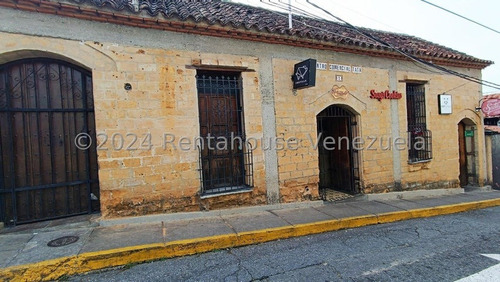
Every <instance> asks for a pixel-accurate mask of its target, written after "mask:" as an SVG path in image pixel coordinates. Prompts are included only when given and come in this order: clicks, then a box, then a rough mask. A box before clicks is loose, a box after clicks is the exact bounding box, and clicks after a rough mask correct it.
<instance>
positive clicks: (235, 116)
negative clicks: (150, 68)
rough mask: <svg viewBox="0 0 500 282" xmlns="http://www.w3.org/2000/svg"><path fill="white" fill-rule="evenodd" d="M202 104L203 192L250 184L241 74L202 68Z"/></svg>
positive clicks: (222, 190) (200, 98)
mask: <svg viewBox="0 0 500 282" xmlns="http://www.w3.org/2000/svg"><path fill="white" fill-rule="evenodd" d="M197 80H198V106H199V114H200V134H201V137H202V139H203V144H201V148H200V154H201V156H200V159H201V167H202V180H203V183H202V193H204V194H210V193H220V192H225V191H233V190H237V189H242V188H245V186H249V185H248V183H247V181H246V180H247V176H248V174H246V171H249V169H248V168H246V167H245V166H246V165H248V164H245V162H244V157H245V150H244V147H245V146H246V144H245V135H244V129H243V106H242V101H241V92H240V79H239V74H232V73H212V72H206V73H205V72H201V73H199V74H198V76H197Z"/></svg>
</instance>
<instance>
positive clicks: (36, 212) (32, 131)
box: [0, 59, 99, 225]
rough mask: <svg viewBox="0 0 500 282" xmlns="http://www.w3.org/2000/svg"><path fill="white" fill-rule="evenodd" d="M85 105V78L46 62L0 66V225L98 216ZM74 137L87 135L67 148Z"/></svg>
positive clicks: (90, 121)
mask: <svg viewBox="0 0 500 282" xmlns="http://www.w3.org/2000/svg"><path fill="white" fill-rule="evenodd" d="M93 104H94V102H93V95H92V77H91V74H90V72H88V71H86V70H84V69H82V68H79V67H77V66H74V65H70V64H67V63H65V62H62V61H57V60H48V59H30V60H21V61H16V62H13V63H9V64H6V65H2V66H0V139H1V140H0V141H1V142H0V157H1V160H2V162H1V163H2V165H1V167H0V197H1V199H0V204H1V207H0V211H1V212H2V214H1V215H0V216H1V218H0V220H2V221H4V222H6V223H7V225H15V224H21V223H28V222H34V221H40V220H47V219H54V218H60V217H66V216H72V215H79V214H85V213H91V212H95V211H98V210H99V201H98V200H97V199H98V197H99V183H98V174H97V154H96V147H95V142H93V144H91V143H90V142H89V141H90V140H95V120H94V107H93ZM81 134H88V135H86V136H87V137H83V138H82V139H81V140H80V142H75V141H78V140H76V138H77V136H82V135H81ZM77 143H78V144H79V145H82V144H83V145H86V144H91V145H90V147H89V148H79V147H77ZM85 147H87V146H85Z"/></svg>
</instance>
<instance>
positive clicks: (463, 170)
mask: <svg viewBox="0 0 500 282" xmlns="http://www.w3.org/2000/svg"><path fill="white" fill-rule="evenodd" d="M458 148H459V163H460V175H459V180H460V186H461V187H464V186H466V185H467V184H469V183H468V180H467V178H468V177H467V171H468V170H467V148H466V145H465V124H464V123H463V122H460V123H459V124H458Z"/></svg>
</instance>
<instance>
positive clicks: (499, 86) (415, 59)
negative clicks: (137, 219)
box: [260, 0, 500, 90]
mask: <svg viewBox="0 0 500 282" xmlns="http://www.w3.org/2000/svg"><path fill="white" fill-rule="evenodd" d="M278 1H279V0H278ZM260 2H261V3H263V4H268V5H271V6H274V7H277V8H280V9H282V10H283V9H285V8H284V7H283V6H280V5H279V4H278V3H273V2H272V1H271V0H268V2H269V3H266V2H264V1H263V0H260ZM279 2H281V1H279ZM306 2H307V3H308V4H309V5H311V6H313V7H315V8H317V9H319V10H320V11H322V12H324V13H325V14H327V15H328V16H330V17H332V18H333V19H335V20H336V21H339V22H342V23H344V24H345V25H346V26H347V27H348V28H350V29H351V30H353V31H355V32H357V33H359V34H361V35H362V36H364V37H366V38H368V39H370V40H373V41H374V42H376V43H378V44H381V45H383V46H385V47H388V48H390V49H392V50H394V51H396V52H398V53H400V54H401V55H403V56H405V57H407V58H409V59H411V61H412V62H414V63H415V62H416V63H419V64H420V65H418V64H415V65H416V66H419V67H420V68H422V69H425V70H426V71H431V70H429V69H428V67H431V68H433V69H437V70H439V71H441V72H442V73H448V74H450V75H454V76H457V77H460V78H462V79H465V80H467V81H470V82H474V83H477V84H480V85H484V86H487V87H490V88H494V89H498V90H500V84H497V83H494V82H490V81H486V80H482V79H479V78H476V77H473V76H470V75H467V74H463V73H460V72H457V71H453V70H450V69H447V68H445V67H442V66H439V65H436V64H434V63H432V62H428V61H425V60H423V59H420V58H418V57H416V56H414V55H412V54H409V53H407V52H405V51H402V50H400V49H398V48H396V47H394V46H393V45H391V44H390V43H388V42H385V41H383V40H382V39H380V38H378V37H376V36H375V35H373V34H371V33H369V32H366V31H363V30H360V29H359V28H357V27H355V26H353V25H352V24H350V23H349V22H347V21H345V20H343V19H341V18H340V17H337V16H335V15H333V14H332V13H330V12H329V11H328V10H326V9H324V8H321V7H320V6H318V5H316V4H315V3H312V2H310V1H309V0H306ZM281 4H283V3H281ZM291 6H292V8H293V9H294V10H295V11H300V12H299V14H303V13H304V12H306V11H304V10H302V9H300V8H297V7H296V6H293V5H291ZM285 10H288V6H287V7H286V9H285ZM268 11H269V10H268ZM270 12H272V13H275V14H277V15H279V16H282V17H287V18H288V16H286V15H284V14H281V13H279V12H274V11H270ZM306 13H307V14H306V16H310V15H311V13H310V12H306ZM314 18H318V16H315V17H314ZM321 19H322V18H321ZM322 20H323V19H322ZM294 21H296V22H299V23H301V24H303V25H304V26H307V27H310V28H313V29H316V30H320V31H323V32H326V33H330V34H334V35H336V36H339V37H343V38H347V39H351V40H353V39H355V38H352V37H349V36H345V35H341V34H338V33H335V32H332V31H330V30H326V29H322V28H320V27H316V26H313V25H310V24H307V23H306V22H302V21H297V20H295V19H294ZM355 40H359V39H355ZM422 65H424V66H425V67H424V66H422Z"/></svg>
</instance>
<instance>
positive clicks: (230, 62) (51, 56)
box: [0, 0, 491, 225]
mask: <svg viewBox="0 0 500 282" xmlns="http://www.w3.org/2000/svg"><path fill="white" fill-rule="evenodd" d="M0 6H1V7H0V39H1V40H0V157H1V158H2V162H1V166H0V211H1V214H0V221H3V222H5V223H6V225H14V224H22V223H27V222H32V221H38V220H47V219H52V218H58V217H65V216H72V215H78V214H85V213H92V212H99V211H100V212H101V214H102V216H103V217H118V216H132V215H144V214H152V213H171V212H179V211H200V210H211V209H220V208H228V207H237V206H250V205H264V204H270V203H287V202H297V201H310V200H316V199H319V198H320V196H321V195H322V194H324V192H325V191H327V190H329V189H333V190H336V191H343V192H346V193H349V194H363V193H365V194H366V193H385V192H392V191H409V190H418V189H441V188H459V187H463V186H466V185H483V184H484V183H485V182H486V181H487V172H486V171H487V170H486V156H485V149H484V148H485V146H484V142H485V141H484V136H483V134H480V132H481V130H482V118H481V116H480V114H479V113H478V112H476V111H475V108H476V107H477V105H478V101H479V100H480V98H481V88H480V85H477V84H474V83H472V82H468V81H466V80H463V79H462V78H459V77H457V76H455V75H452V74H450V73H449V72H444V71H442V70H440V71H439V70H437V69H435V68H433V67H432V66H430V65H423V64H422V63H420V62H417V61H418V60H422V61H425V62H430V61H432V64H435V65H439V66H440V67H443V68H446V70H450V71H455V72H459V73H462V74H465V75H468V76H471V77H477V78H480V77H481V70H482V69H483V68H484V67H486V66H488V65H489V64H491V62H490V61H485V60H480V59H477V58H474V57H471V56H468V55H466V54H463V53H460V52H458V51H455V50H452V49H450V48H447V47H443V46H439V45H436V44H433V43H430V42H427V41H424V40H422V39H419V38H415V37H412V36H408V35H401V34H392V33H387V32H380V31H373V30H364V29H360V30H354V29H351V28H349V27H347V26H345V25H341V24H338V23H333V22H327V21H317V20H312V19H308V18H302V17H299V16H296V17H295V18H294V27H293V28H292V29H289V28H288V18H287V17H286V16H284V15H282V14H279V13H276V12H271V11H266V10H263V9H259V8H254V7H248V6H243V5H237V4H231V3H225V2H220V1H208V0H207V1H165V2H163V1H160V2H157V1H132V0H130V1H128V0H118V1H110V0H78V1H71V0H67V1H66V0H65V1H52V0H49V1H38V0H37V1H35V0H16V1H14V0H6V1H1V2H0ZM360 31H361V32H360ZM362 33H370V34H372V35H374V36H376V37H377V38H379V39H380V41H377V40H374V39H370V38H368V37H366V36H364V35H363V34H362ZM381 41H382V42H385V43H387V44H383V43H381ZM392 47H394V48H397V49H398V50H400V51H396V50H395V49H393V48H392ZM307 59H313V60H311V61H309V62H314V66H313V67H312V68H314V70H313V69H311V67H309V68H308V69H304V68H303V69H300V70H299V71H298V72H296V71H295V69H294V66H295V65H296V64H298V63H299V62H302V61H304V60H307ZM416 59H417V60H416ZM313 71H315V72H316V73H315V85H314V86H312V87H307V88H301V89H294V81H292V79H291V77H292V75H293V76H294V77H295V79H296V80H297V77H298V76H300V77H301V78H304V77H306V76H307V72H309V73H310V72H313ZM478 129H480V131H478Z"/></svg>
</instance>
